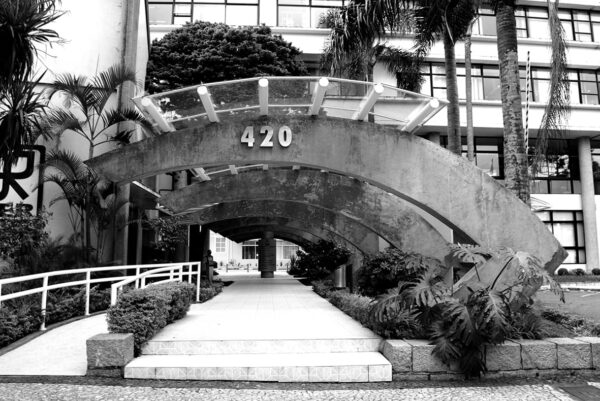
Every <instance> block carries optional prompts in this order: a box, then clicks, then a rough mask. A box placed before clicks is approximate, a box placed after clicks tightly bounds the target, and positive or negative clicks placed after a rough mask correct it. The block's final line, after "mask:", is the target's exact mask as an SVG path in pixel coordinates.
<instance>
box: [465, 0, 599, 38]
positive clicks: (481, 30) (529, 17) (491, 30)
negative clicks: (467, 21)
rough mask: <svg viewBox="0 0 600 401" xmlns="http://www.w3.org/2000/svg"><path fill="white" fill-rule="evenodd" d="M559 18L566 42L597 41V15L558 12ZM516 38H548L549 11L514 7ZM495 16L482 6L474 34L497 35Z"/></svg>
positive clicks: (489, 9) (584, 12)
mask: <svg viewBox="0 0 600 401" xmlns="http://www.w3.org/2000/svg"><path fill="white" fill-rule="evenodd" d="M559 18H560V20H561V23H562V25H563V28H564V30H565V39H566V40H576V41H580V42H600V13H598V12H595V11H587V10H568V9H560V10H559ZM515 21H516V28H517V37H519V38H532V39H544V40H549V39H550V32H549V27H548V9H547V8H545V7H517V8H516V9H515ZM496 34H497V32H496V13H495V11H494V10H493V9H492V8H489V7H482V8H480V10H479V18H478V19H477V21H476V22H475V24H474V25H473V35H482V36H496Z"/></svg>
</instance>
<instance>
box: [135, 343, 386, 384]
mask: <svg viewBox="0 0 600 401" xmlns="http://www.w3.org/2000/svg"><path fill="white" fill-rule="evenodd" d="M380 344H381V339H380V338H379V337H370V338H342V339H299V340H293V339H283V340H282V339H270V340H265V339H262V340H254V339H252V340H224V341H219V340H203V341H197V340H180V341H149V342H148V344H146V346H145V347H144V349H143V352H142V356H141V357H139V358H136V359H134V360H133V361H132V362H131V363H129V364H128V365H127V366H126V367H125V378H130V379H168V380H241V381H275V382H376V381H390V380H391V379H392V367H391V364H390V363H389V361H388V360H387V359H386V358H385V357H384V356H383V355H381V354H380V353H379V348H380Z"/></svg>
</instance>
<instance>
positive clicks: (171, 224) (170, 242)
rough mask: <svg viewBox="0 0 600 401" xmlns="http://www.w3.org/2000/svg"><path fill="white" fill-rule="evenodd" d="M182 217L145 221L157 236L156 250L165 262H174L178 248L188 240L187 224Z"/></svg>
mask: <svg viewBox="0 0 600 401" xmlns="http://www.w3.org/2000/svg"><path fill="white" fill-rule="evenodd" d="M183 220H184V218H183V217H182V216H166V217H157V218H155V219H150V220H147V221H145V224H146V225H147V226H148V227H149V228H150V229H152V230H154V231H155V232H156V234H157V239H156V241H155V242H154V249H155V250H156V251H157V252H158V253H159V254H161V257H162V258H164V259H165V261H169V262H170V261H173V260H174V258H175V253H176V251H177V246H178V245H179V244H184V243H185V242H186V241H187V239H188V232H187V226H186V224H187V223H186V222H184V221H183Z"/></svg>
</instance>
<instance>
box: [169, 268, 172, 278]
mask: <svg viewBox="0 0 600 401" xmlns="http://www.w3.org/2000/svg"><path fill="white" fill-rule="evenodd" d="M169 280H173V268H172V267H171V270H169Z"/></svg>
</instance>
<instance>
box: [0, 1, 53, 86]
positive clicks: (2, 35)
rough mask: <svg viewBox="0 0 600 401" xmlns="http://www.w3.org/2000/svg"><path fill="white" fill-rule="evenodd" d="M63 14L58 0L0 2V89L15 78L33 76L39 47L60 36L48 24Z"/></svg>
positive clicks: (50, 42)
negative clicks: (57, 2) (58, 6)
mask: <svg viewBox="0 0 600 401" xmlns="http://www.w3.org/2000/svg"><path fill="white" fill-rule="evenodd" d="M61 15H63V13H62V12H58V11H56V1H55V0H19V1H2V2H0V44H2V45H0V88H3V87H6V86H7V84H8V82H10V81H15V79H14V78H15V77H25V78H27V77H28V76H29V75H30V72H31V69H32V66H33V62H34V60H35V57H36V55H37V46H38V45H40V44H52V42H54V41H56V40H57V39H58V33H57V32H56V31H54V30H51V29H48V28H46V26H47V25H48V24H50V23H51V22H53V21H55V20H56V19H57V18H59V17H60V16H61Z"/></svg>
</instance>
